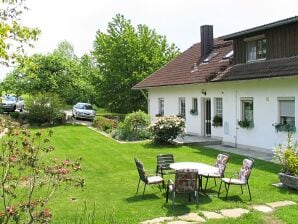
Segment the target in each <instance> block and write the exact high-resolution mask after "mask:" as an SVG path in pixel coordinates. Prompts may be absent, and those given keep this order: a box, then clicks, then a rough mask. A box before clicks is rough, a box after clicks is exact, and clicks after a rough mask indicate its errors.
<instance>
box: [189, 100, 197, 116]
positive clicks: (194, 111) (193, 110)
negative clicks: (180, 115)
mask: <svg viewBox="0 0 298 224" xmlns="http://www.w3.org/2000/svg"><path fill="white" fill-rule="evenodd" d="M190 113H191V114H193V115H198V98H197V97H192V98H191V110H190Z"/></svg>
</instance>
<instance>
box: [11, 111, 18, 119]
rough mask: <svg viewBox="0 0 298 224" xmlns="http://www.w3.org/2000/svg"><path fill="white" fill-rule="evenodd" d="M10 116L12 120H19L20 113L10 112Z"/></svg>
mask: <svg viewBox="0 0 298 224" xmlns="http://www.w3.org/2000/svg"><path fill="white" fill-rule="evenodd" d="M10 116H11V117H12V118H13V119H16V120H17V119H19V117H20V113H19V112H11V113H10Z"/></svg>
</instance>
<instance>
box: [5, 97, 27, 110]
mask: <svg viewBox="0 0 298 224" xmlns="http://www.w3.org/2000/svg"><path fill="white" fill-rule="evenodd" d="M1 107H2V108H3V110H4V111H10V112H12V111H15V110H19V111H20V112H22V111H23V110H24V100H23V98H22V97H17V96H14V95H5V96H2V102H1Z"/></svg>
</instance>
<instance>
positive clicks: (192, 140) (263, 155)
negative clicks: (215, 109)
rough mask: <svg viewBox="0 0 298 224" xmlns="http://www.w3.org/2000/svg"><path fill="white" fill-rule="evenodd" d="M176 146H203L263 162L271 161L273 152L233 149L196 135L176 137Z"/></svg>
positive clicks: (216, 140) (219, 142)
mask: <svg viewBox="0 0 298 224" xmlns="http://www.w3.org/2000/svg"><path fill="white" fill-rule="evenodd" d="M174 142H175V143H176V144H185V145H203V146H206V147H209V148H213V149H216V150H218V151H221V152H228V153H235V154H239V155H243V156H247V157H252V158H255V159H261V160H265V161H272V157H273V151H271V152H269V151H268V152H267V151H266V152H265V151H264V150H256V149H248V148H247V149H244V148H235V147H232V146H225V145H222V144H221V141H220V140H218V139H214V138H211V137H206V136H196V135H184V136H183V137H181V136H180V137H178V138H177V139H175V140H174Z"/></svg>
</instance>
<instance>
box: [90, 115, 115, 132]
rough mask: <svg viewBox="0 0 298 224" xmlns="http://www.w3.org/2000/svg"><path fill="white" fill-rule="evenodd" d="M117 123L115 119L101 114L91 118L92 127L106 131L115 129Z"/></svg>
mask: <svg viewBox="0 0 298 224" xmlns="http://www.w3.org/2000/svg"><path fill="white" fill-rule="evenodd" d="M117 125H118V121H117V120H113V119H108V118H105V117H102V116H98V117H96V118H95V119H94V120H93V127H95V128H97V129H98V130H100V131H104V132H107V133H110V132H112V130H113V129H115V128H116V127H117Z"/></svg>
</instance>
